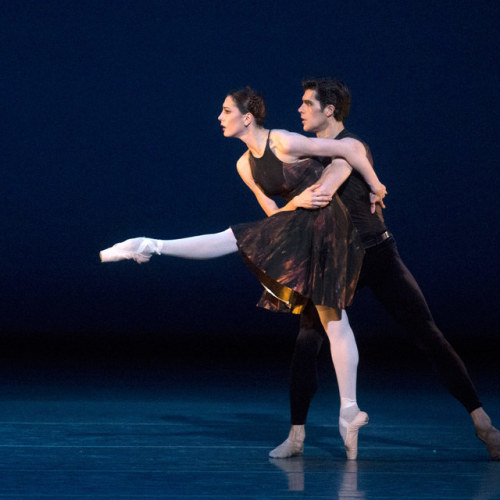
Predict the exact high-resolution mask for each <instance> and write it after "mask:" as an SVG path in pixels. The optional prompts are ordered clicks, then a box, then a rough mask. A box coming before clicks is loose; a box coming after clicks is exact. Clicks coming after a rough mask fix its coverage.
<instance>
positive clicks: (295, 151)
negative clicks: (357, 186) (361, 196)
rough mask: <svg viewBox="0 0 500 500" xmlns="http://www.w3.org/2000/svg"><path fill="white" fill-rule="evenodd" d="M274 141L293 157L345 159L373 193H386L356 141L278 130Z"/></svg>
mask: <svg viewBox="0 0 500 500" xmlns="http://www.w3.org/2000/svg"><path fill="white" fill-rule="evenodd" d="M273 140H274V141H275V144H276V147H277V149H278V151H280V152H282V153H283V154H285V155H290V156H291V157H296V158H303V157H309V156H330V157H332V158H334V157H341V158H344V159H345V160H346V161H347V162H348V163H349V164H350V165H351V167H352V168H354V169H355V170H357V171H358V172H359V173H360V174H361V175H362V176H363V178H364V179H365V181H366V183H367V184H368V185H369V186H370V189H371V190H372V192H373V193H375V194H378V195H385V193H386V188H385V186H384V185H383V184H382V183H381V182H380V180H379V178H378V177H377V174H376V173H375V170H374V169H373V165H372V164H371V162H370V160H369V159H368V155H367V152H366V148H365V146H364V145H363V143H362V142H360V141H358V140H356V139H352V138H350V137H346V138H344V139H339V140H336V139H323V138H317V137H305V136H303V135H300V134H296V133H294V132H288V131H286V130H277V131H274V132H273ZM382 197H383V196H382Z"/></svg>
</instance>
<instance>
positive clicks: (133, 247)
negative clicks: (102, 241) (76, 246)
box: [99, 229, 238, 264]
mask: <svg viewBox="0 0 500 500" xmlns="http://www.w3.org/2000/svg"><path fill="white" fill-rule="evenodd" d="M237 250H238V247H237V245H236V238H235V237H234V234H233V231H232V230H231V229H226V230H225V231H222V232H221V233H214V234H203V235H200V236H192V237H190V238H181V239H176V240H156V239H153V238H145V237H140V238H131V239H129V240H126V241H122V242H121V243H117V244H116V245H113V246H112V247H110V248H106V250H102V251H101V252H100V254H99V256H100V258H101V261H102V262H117V261H119V260H135V261H136V262H138V263H139V264H142V263H144V262H148V261H149V259H150V258H151V256H152V255H153V254H156V255H168V256H170V257H181V258H184V259H195V260H203V259H215V258H217V257H222V256H223V255H228V254H230V253H234V252H236V251H237Z"/></svg>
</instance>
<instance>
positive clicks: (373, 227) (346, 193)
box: [321, 129, 387, 239]
mask: <svg viewBox="0 0 500 500" xmlns="http://www.w3.org/2000/svg"><path fill="white" fill-rule="evenodd" d="M345 137H350V138H353V139H357V140H358V141H360V142H362V143H363V144H364V146H365V148H366V153H367V156H368V159H369V160H370V163H371V164H372V165H373V160H372V155H371V152H370V148H369V147H368V145H367V144H365V143H364V142H363V141H362V140H361V139H360V138H359V137H357V136H356V135H354V134H352V133H351V132H349V131H347V130H346V129H344V130H342V132H340V134H339V135H337V137H335V139H344V138H345ZM330 161H331V158H321V162H322V163H323V165H324V166H326V165H328V164H329V163H330ZM337 193H338V194H339V196H340V199H341V200H342V202H343V203H344V205H345V206H346V207H347V209H348V210H349V214H350V215H351V219H352V222H353V224H354V227H355V228H356V229H357V230H358V232H359V234H360V235H361V238H362V239H367V238H370V237H372V236H375V235H377V234H381V233H383V232H384V231H387V227H386V225H385V222H384V217H383V215H382V208H381V207H380V205H377V208H376V211H375V213H374V214H372V213H371V212H370V187H369V186H368V184H367V183H366V182H365V180H364V179H363V176H362V175H361V174H360V173H359V172H358V171H357V170H354V169H353V170H352V173H351V175H350V176H349V177H348V178H347V180H346V181H345V182H344V184H342V186H340V188H339V190H338V191H337Z"/></svg>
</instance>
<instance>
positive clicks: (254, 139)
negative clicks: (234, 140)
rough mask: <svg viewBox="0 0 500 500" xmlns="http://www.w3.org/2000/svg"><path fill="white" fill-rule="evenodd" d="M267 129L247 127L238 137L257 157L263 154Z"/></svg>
mask: <svg viewBox="0 0 500 500" xmlns="http://www.w3.org/2000/svg"><path fill="white" fill-rule="evenodd" d="M268 134H269V129H266V128H263V127H251V128H250V127H248V128H247V129H246V130H245V133H244V134H242V135H241V136H240V137H239V138H240V139H241V140H242V141H243V142H244V143H245V144H246V145H247V147H248V149H249V150H250V152H251V153H252V154H253V155H254V156H257V157H260V156H262V155H263V154H264V151H265V149H266V143H267V136H268Z"/></svg>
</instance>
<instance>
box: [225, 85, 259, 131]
mask: <svg viewBox="0 0 500 500" xmlns="http://www.w3.org/2000/svg"><path fill="white" fill-rule="evenodd" d="M228 95H229V97H231V98H232V99H233V101H234V103H235V104H236V106H237V107H238V109H239V110H240V112H241V113H242V114H245V113H251V114H252V115H253V117H254V118H255V123H256V124H257V125H258V126H259V127H262V126H263V125H264V118H265V117H266V102H265V101H264V98H263V97H262V96H261V95H260V94H259V93H257V92H255V90H253V89H252V88H251V87H249V86H248V85H247V86H246V87H245V88H243V89H239V90H233V91H232V92H229V94H228Z"/></svg>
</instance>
